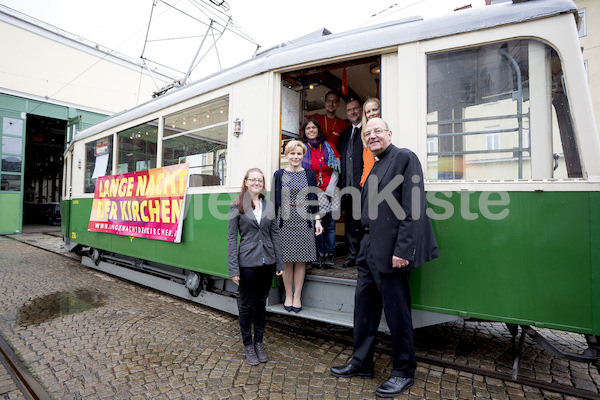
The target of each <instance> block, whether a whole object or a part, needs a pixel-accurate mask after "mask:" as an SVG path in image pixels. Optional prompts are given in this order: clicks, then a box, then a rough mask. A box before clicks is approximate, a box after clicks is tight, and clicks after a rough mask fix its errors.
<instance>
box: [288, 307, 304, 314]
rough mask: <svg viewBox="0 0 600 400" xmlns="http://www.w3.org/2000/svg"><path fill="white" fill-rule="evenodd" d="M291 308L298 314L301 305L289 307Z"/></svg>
mask: <svg viewBox="0 0 600 400" xmlns="http://www.w3.org/2000/svg"><path fill="white" fill-rule="evenodd" d="M290 308H291V309H292V311H293V312H295V313H296V314H298V313H299V312H300V311H302V307H290Z"/></svg>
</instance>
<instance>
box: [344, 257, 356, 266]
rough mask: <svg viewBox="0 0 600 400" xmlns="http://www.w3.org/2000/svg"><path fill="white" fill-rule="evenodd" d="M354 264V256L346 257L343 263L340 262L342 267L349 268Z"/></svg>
mask: <svg viewBox="0 0 600 400" xmlns="http://www.w3.org/2000/svg"><path fill="white" fill-rule="evenodd" d="M354 265H356V260H355V259H354V258H347V259H346V261H344V264H342V267H344V268H350V267H354Z"/></svg>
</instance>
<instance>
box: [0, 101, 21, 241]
mask: <svg viewBox="0 0 600 400" xmlns="http://www.w3.org/2000/svg"><path fill="white" fill-rule="evenodd" d="M4 118H14V119H21V113H19V112H17V111H13V110H3V109H0V128H1V127H2V126H3V124H4V121H3V119H4ZM26 125H27V121H26V120H23V130H22V132H21V138H22V145H21V152H20V154H17V155H18V156H20V157H21V172H20V173H14V174H13V173H7V174H9V175H17V176H19V178H20V180H21V189H20V190H19V191H18V192H9V191H4V192H0V214H1V215H2V218H0V220H1V221H0V234H10V233H20V232H22V230H23V227H22V224H23V181H24V179H23V176H24V174H25V143H26V135H25V132H26V129H27V128H26ZM2 136H3V133H2V131H1V130H0V155H2V154H7V153H6V151H5V149H3V148H2ZM11 136H12V135H11ZM1 173H2V171H0V174H1ZM4 173H6V172H4Z"/></svg>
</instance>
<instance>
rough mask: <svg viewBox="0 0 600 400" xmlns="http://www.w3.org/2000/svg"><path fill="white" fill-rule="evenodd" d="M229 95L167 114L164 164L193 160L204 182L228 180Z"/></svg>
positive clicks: (194, 170)
mask: <svg viewBox="0 0 600 400" xmlns="http://www.w3.org/2000/svg"><path fill="white" fill-rule="evenodd" d="M228 124H229V98H228V97H225V98H221V99H218V100H214V101H211V102H208V103H204V104H201V105H199V106H196V107H193V108H190V109H187V110H184V111H181V112H179V113H176V114H173V115H169V116H167V117H165V124H164V126H165V127H164V133H163V165H164V166H168V165H174V164H181V163H189V164H190V174H194V175H199V176H200V177H201V178H202V179H201V181H202V183H201V185H202V186H216V185H223V184H225V178H226V176H227V164H226V154H227V130H228Z"/></svg>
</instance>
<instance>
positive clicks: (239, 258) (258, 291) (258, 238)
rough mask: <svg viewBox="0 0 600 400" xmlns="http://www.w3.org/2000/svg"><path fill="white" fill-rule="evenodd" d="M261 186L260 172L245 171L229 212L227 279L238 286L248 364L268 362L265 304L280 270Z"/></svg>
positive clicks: (271, 213)
mask: <svg viewBox="0 0 600 400" xmlns="http://www.w3.org/2000/svg"><path fill="white" fill-rule="evenodd" d="M264 187H265V178H264V175H263V173H262V171H261V170H260V169H258V168H251V169H249V170H248V172H246V176H245V177H244V183H243V184H242V191H241V193H240V195H239V196H238V198H237V199H236V200H235V201H234V202H233V204H232V205H231V208H230V209H229V235H228V240H227V255H228V264H229V277H230V278H231V279H232V280H233V281H234V282H237V283H239V285H240V288H239V289H240V299H239V301H238V309H239V320H240V330H241V331H242V341H243V343H244V353H245V354H246V361H247V362H248V363H249V364H250V365H258V363H259V362H267V361H268V357H267V354H266V353H265V349H264V346H263V335H264V333H265V318H266V310H265V307H266V301H267V296H268V295H269V290H270V288H271V282H272V281H273V274H274V273H275V270H277V275H281V272H282V271H283V269H284V266H283V258H282V256H281V239H280V238H279V226H278V225H277V220H276V218H275V208H274V207H273V203H271V202H270V201H267V200H265V198H264ZM238 234H239V236H240V243H239V247H238ZM252 322H254V339H253V338H252Z"/></svg>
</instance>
